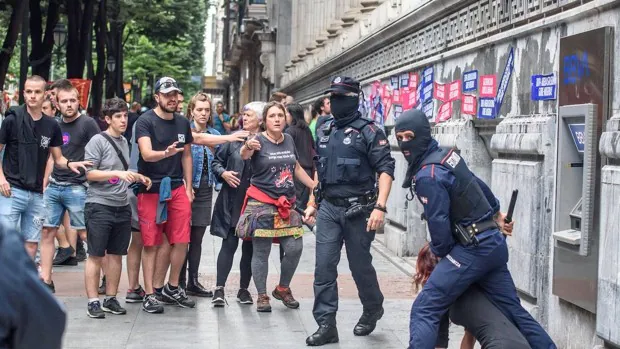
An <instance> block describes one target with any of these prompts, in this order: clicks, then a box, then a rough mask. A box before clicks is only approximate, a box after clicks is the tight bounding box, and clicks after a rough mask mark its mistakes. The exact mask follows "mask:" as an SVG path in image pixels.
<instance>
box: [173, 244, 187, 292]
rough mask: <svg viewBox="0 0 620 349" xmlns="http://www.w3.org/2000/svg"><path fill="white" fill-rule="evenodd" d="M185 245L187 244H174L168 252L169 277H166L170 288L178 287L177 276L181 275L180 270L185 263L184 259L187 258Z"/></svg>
mask: <svg viewBox="0 0 620 349" xmlns="http://www.w3.org/2000/svg"><path fill="white" fill-rule="evenodd" d="M187 245H188V244H174V246H172V251H170V276H169V277H168V283H169V284H170V285H171V286H174V287H177V286H179V276H180V275H181V268H182V267H183V263H185V257H187Z"/></svg>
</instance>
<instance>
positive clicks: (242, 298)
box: [237, 288, 254, 304]
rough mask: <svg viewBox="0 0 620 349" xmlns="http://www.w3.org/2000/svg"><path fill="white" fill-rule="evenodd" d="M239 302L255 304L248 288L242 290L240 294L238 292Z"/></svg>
mask: <svg viewBox="0 0 620 349" xmlns="http://www.w3.org/2000/svg"><path fill="white" fill-rule="evenodd" d="M237 302H239V303H241V304H254V300H253V299H252V295H251V294H250V291H248V289H247V288H240V289H239V292H237Z"/></svg>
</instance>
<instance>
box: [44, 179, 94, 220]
mask: <svg viewBox="0 0 620 349" xmlns="http://www.w3.org/2000/svg"><path fill="white" fill-rule="evenodd" d="M44 198H45V211H46V212H45V223H44V224H43V226H44V227H45V228H58V227H59V226H60V224H61V223H62V218H63V216H64V215H65V211H69V220H70V221H71V228H73V229H75V230H84V229H86V224H85V223H84V202H85V201H86V187H84V186H83V185H79V184H75V185H67V186H64V185H58V184H53V183H50V185H49V186H48V187H47V189H45V194H44Z"/></svg>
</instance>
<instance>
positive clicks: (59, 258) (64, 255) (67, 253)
mask: <svg viewBox="0 0 620 349" xmlns="http://www.w3.org/2000/svg"><path fill="white" fill-rule="evenodd" d="M73 252H75V250H74V249H73V247H71V246H69V247H59V248H58V252H56V256H55V257H54V262H53V263H52V264H53V265H56V266H60V265H64V263H65V262H66V261H67V259H69V258H71V256H72V255H73ZM76 265H77V264H76Z"/></svg>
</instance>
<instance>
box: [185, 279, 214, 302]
mask: <svg viewBox="0 0 620 349" xmlns="http://www.w3.org/2000/svg"><path fill="white" fill-rule="evenodd" d="M185 292H187V294H189V295H192V296H198V297H213V292H211V291H209V290H207V289H206V288H204V286H202V285H201V284H200V282H198V278H197V277H196V276H193V275H192V276H190V278H189V281H188V282H187V288H186V289H185Z"/></svg>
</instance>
